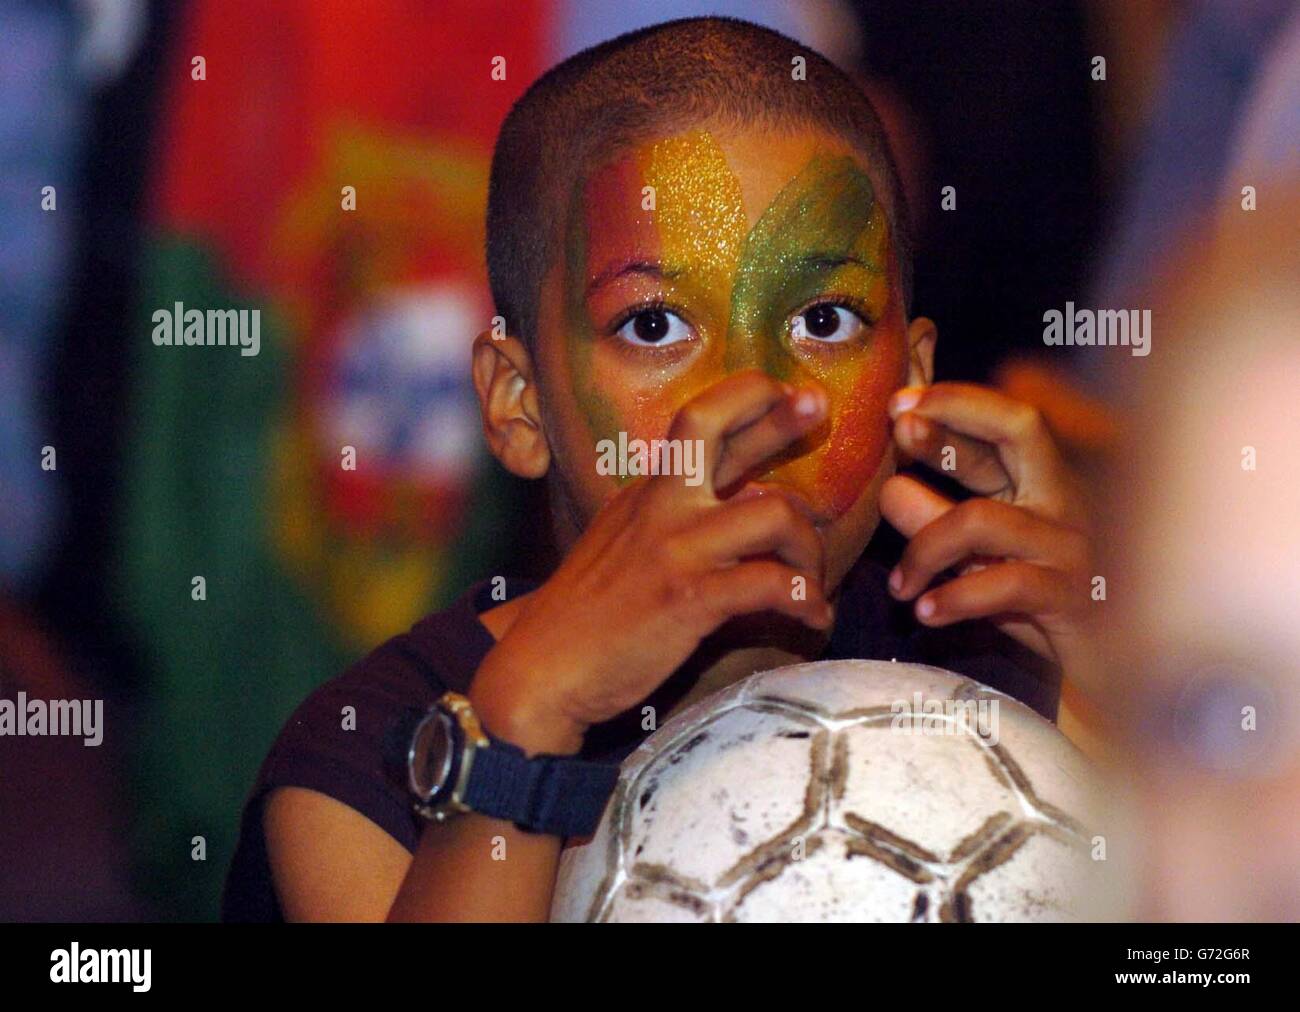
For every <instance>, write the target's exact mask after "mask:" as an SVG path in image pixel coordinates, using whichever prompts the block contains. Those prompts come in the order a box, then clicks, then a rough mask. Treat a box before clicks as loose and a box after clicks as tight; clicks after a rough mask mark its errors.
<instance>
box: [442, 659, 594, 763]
mask: <svg viewBox="0 0 1300 1012" xmlns="http://www.w3.org/2000/svg"><path fill="white" fill-rule="evenodd" d="M466 695H467V696H468V697H469V701H470V703H471V704H472V705H473V707H474V712H475V713H476V714H478V718H479V721H480V722H481V723H482V725H483V727H484V728H485V729H486V730H487V731H488V733H489V734H491V735H492V736H493V737H494V738H499V739H501V740H502V741H505V742H509V743H510V744H511V745H514V746H517V747H518V748H521V749H523V750H524V752H525V753H527V754H528V755H529V756H533V755H538V754H541V753H545V754H547V755H577V754H578V752H580V751H581V750H582V739H583V734H584V733H585V731H586V728H584V727H581V726H579V725H578V724H576V723H575V722H573V721H572V720H569V719H568V718H566V717H564V716H563V715H562V714H561V713H559V712H558V710H557V709H556V708H555V707H554V706H553V705H551V703H550V701H548V700H546V699H542V698H539V697H537V696H534V695H532V694H529V693H526V692H520V691H518V690H513V689H512V687H511V686H509V685H505V686H498V685H497V684H495V678H494V677H493V675H492V673H491V672H488V671H484V670H482V669H480V671H479V673H478V674H477V675H476V676H475V677H474V681H473V682H472V683H471V684H470V687H469V691H468V692H467V693H466Z"/></svg>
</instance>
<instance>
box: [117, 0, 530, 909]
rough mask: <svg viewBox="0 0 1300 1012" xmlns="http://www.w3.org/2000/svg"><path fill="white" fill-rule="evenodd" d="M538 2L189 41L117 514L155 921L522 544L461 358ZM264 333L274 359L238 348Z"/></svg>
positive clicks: (480, 310)
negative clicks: (268, 789)
mask: <svg viewBox="0 0 1300 1012" xmlns="http://www.w3.org/2000/svg"><path fill="white" fill-rule="evenodd" d="M545 8H546V5H523V9H522V10H521V9H519V7H518V5H513V4H507V3H504V2H501V3H492V2H489V3H475V4H460V3H451V4H447V5H442V4H436V5H423V4H408V3H403V2H397V0H381V2H376V3H373V4H365V5H358V4H343V3H335V2H330V0H319V2H309V0H285V2H275V3H272V2H252V0H248V2H240V3H227V2H200V3H196V4H194V5H193V7H192V9H191V14H190V17H189V20H188V22H187V24H186V26H185V29H184V32H183V34H182V37H180V38H178V40H177V45H176V48H175V52H174V54H173V60H172V62H171V65H170V67H169V68H168V70H167V73H166V74H165V75H164V76H165V78H166V80H165V82H164V83H163V85H162V87H163V91H164V96H165V98H166V103H165V109H164V115H163V118H162V127H161V130H160V132H159V137H158V143H157V145H156V149H157V151H158V159H157V162H156V169H155V171H156V177H155V178H154V179H153V180H151V188H152V190H151V192H152V197H151V206H152V212H151V220H150V225H149V229H150V241H149V245H148V248H149V252H148V256H147V260H146V262H145V263H144V264H143V265H142V284H141V290H140V313H139V314H138V321H139V322H138V325H137V327H136V329H135V332H134V333H133V334H132V335H131V338H130V342H129V344H130V347H131V348H132V349H133V360H132V379H133V390H132V400H131V405H130V412H131V415H130V419H129V424H128V431H129V441H128V444H127V446H126V448H125V450H124V457H123V467H124V481H123V488H124V494H123V499H122V501H121V502H120V503H118V504H115V506H116V508H117V509H118V511H119V514H120V524H121V530H122V537H121V540H120V545H121V557H120V559H119V560H118V567H117V573H118V578H119V581H120V599H121V607H122V609H123V612H124V614H125V617H126V619H127V621H128V622H129V624H130V627H131V629H132V631H133V634H134V637H135V639H136V641H137V642H138V644H139V646H140V650H141V655H142V658H143V661H144V664H145V666H146V676H147V677H146V683H145V684H146V685H147V691H146V693H145V695H144V698H143V702H142V705H141V710H140V712H139V714H138V718H139V723H138V725H137V726H138V736H137V739H136V741H135V742H134V755H135V760H136V761H135V764H134V775H133V777H132V779H131V784H130V788H129V796H127V797H124V798H123V803H124V804H127V805H129V806H130V808H131V810H132V811H134V812H135V813H137V815H136V817H135V824H134V830H135V837H136V838H135V840H134V852H135V853H136V855H137V876H136V880H137V883H138V887H139V889H140V891H141V893H142V895H143V896H144V897H145V898H147V899H148V900H150V901H152V903H153V904H154V906H155V908H156V909H157V911H158V915H159V916H160V917H164V918H177V919H186V920H189V919H210V918H213V917H215V916H216V913H217V908H218V899H219V894H220V888H221V885H222V881H223V879H224V875H225V872H226V869H227V866H228V864H229V860H230V857H231V854H232V851H233V847H234V843H235V840H236V838H237V832H238V822H239V816H240V811H241V808H242V805H243V802H244V800H245V798H246V795H247V793H248V791H249V788H250V787H251V786H252V783H253V780H254V777H255V775H256V772H257V768H258V766H259V764H260V763H261V761H262V759H263V758H264V757H265V755H266V752H267V750H268V749H269V747H270V745H271V743H272V741H273V740H274V738H275V735H276V734H277V732H278V731H279V729H280V728H281V727H282V726H283V724H284V722H285V720H286V719H287V718H288V716H289V714H290V713H291V712H292V710H293V708H294V707H295V706H296V705H297V704H298V703H299V702H300V701H301V700H302V699H303V698H304V697H305V696H306V695H307V694H308V693H309V692H310V691H311V689H312V688H314V687H315V686H316V685H319V684H320V683H321V682H323V681H325V680H326V679H328V678H330V677H333V676H334V675H337V674H338V673H340V672H341V670H342V669H343V667H344V666H345V664H346V663H348V662H350V661H351V660H354V659H356V658H358V657H359V656H361V655H362V654H364V653H365V652H367V651H369V650H370V649H372V648H373V647H375V646H377V645H378V644H379V643H380V642H382V641H383V640H384V639H386V638H387V637H389V636H391V635H394V634H396V633H398V632H401V631H403V630H404V629H406V628H408V627H409V626H410V625H411V624H412V623H413V622H415V621H416V620H418V619H419V618H420V617H421V616H422V615H424V614H426V613H427V612H428V611H430V610H432V609H434V608H436V607H439V606H441V605H442V604H444V603H446V602H447V601H448V600H449V599H450V598H451V597H454V596H455V595H456V594H459V593H460V592H461V591H462V590H463V589H464V588H465V586H466V585H467V584H468V582H470V581H471V580H473V579H477V578H481V577H484V576H488V575H492V574H494V573H507V572H510V571H511V570H510V567H511V550H512V548H513V547H514V545H515V543H516V539H517V537H518V535H519V534H520V531H521V527H522V528H523V529H524V530H526V529H527V525H521V524H520V523H519V522H518V519H517V517H514V516H513V515H512V512H511V501H510V499H509V498H508V490H510V489H512V488H513V486H512V485H511V483H510V482H509V481H508V480H507V479H506V478H505V476H504V473H503V472H502V471H501V470H500V468H499V466H497V465H496V464H495V462H490V461H489V460H488V459H487V457H486V454H485V450H484V448H483V446H482V440H481V436H480V434H479V421H478V417H477V408H476V404H475V400H474V396H473V391H472V388H471V386H470V379H469V347H470V342H471V341H472V339H473V337H474V335H475V334H476V333H478V332H479V331H481V330H483V329H485V328H486V327H487V326H489V325H490V319H491V316H492V310H491V303H490V300H489V299H488V296H487V291H486V284H485V277H484V272H483V271H484V269H483V264H482V248H483V232H482V229H483V212H484V205H485V201H486V185H487V169H488V164H489V160H490V154H491V144H492V140H493V137H494V136H495V131H496V128H497V126H498V125H499V123H500V121H501V119H502V118H503V117H504V115H505V112H506V110H507V109H508V107H509V105H510V103H511V102H512V101H513V100H514V99H515V98H516V97H517V96H518V95H519V94H520V93H521V92H522V90H523V88H524V87H526V85H527V84H528V83H529V82H530V81H531V80H532V79H533V78H534V77H535V76H536V74H537V73H538V72H539V70H540V69H541V62H542V58H541V55H540V54H541V52H542V47H543V41H542V38H541V32H540V30H539V22H540V20H541V18H542V17H543V15H544V14H546V13H547V12H546V10H545ZM507 12H508V16H507ZM272 29H273V30H272ZM200 55H201V56H202V58H203V59H202V63H201V65H200V64H198V63H196V62H195V57H196V56H200ZM497 56H504V57H505V58H506V61H507V66H508V67H509V71H508V78H507V80H506V81H504V82H503V81H500V80H494V79H493V77H492V70H493V59H494V57H497ZM178 304H179V305H178ZM244 311H246V312H247V314H248V315H247V316H241V315H240V314H241V313H242V312H244ZM254 313H256V314H257V316H256V318H255V319H256V327H257V331H256V332H257V334H258V341H257V342H256V345H255V346H254V345H252V344H249V343H247V342H246V343H245V345H244V346H242V347H241V346H240V345H239V344H238V343H235V344H233V345H232V343H231V341H230V340H229V338H230V333H229V332H228V331H229V330H230V328H231V327H233V326H234V325H235V323H234V321H236V320H241V321H243V322H245V323H246V324H247V323H248V322H249V321H251V320H253V319H254V317H253V316H252V314H254ZM159 314H162V315H159ZM160 321H165V322H161V323H160ZM221 327H225V328H226V331H227V333H224V334H222V335H220V336H222V337H223V338H225V342H224V343H222V342H221V341H219V340H217V339H216V338H217V336H218V335H214V329H217V330H219V329H220V328H221ZM247 336H248V334H247V327H246V329H245V337H247ZM254 347H256V354H253V353H252V351H253V348H254ZM340 719H342V715H340Z"/></svg>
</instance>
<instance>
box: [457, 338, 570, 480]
mask: <svg viewBox="0 0 1300 1012" xmlns="http://www.w3.org/2000/svg"><path fill="white" fill-rule="evenodd" d="M471 373H472V375H473V377H474V390H475V392H476V393H477V394H478V405H479V414H480V415H482V417H483V435H484V436H485V437H487V443H488V448H489V449H490V450H491V451H492V454H493V456H495V457H496V458H497V460H499V461H501V464H502V466H504V467H505V469H506V470H507V471H509V472H510V473H511V474H515V475H518V476H519V477H520V478H540V477H542V476H543V475H544V474H546V471H547V469H548V468H549V467H550V466H551V448H550V446H548V445H547V442H546V433H545V432H544V430H543V427H542V415H541V410H540V407H539V404H538V400H537V384H536V383H535V382H534V380H533V361H532V356H531V355H529V354H528V349H527V348H526V347H524V343H523V342H522V341H520V340H519V339H518V338H517V337H515V336H514V335H511V334H507V335H506V336H505V337H493V336H492V331H491V330H485V331H483V333H481V334H479V335H478V337H476V338H475V339H474V349H473V363H472V366H471Z"/></svg>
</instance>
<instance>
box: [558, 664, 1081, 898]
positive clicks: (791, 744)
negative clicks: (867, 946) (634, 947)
mask: <svg viewBox="0 0 1300 1012" xmlns="http://www.w3.org/2000/svg"><path fill="white" fill-rule="evenodd" d="M1099 809H1100V806H1099V789H1098V780H1097V778H1096V776H1095V774H1094V772H1093V770H1092V768H1091V766H1090V764H1089V762H1088V760H1087V759H1086V758H1085V757H1084V756H1083V754H1082V753H1081V752H1079V751H1078V750H1077V749H1076V748H1075V747H1074V746H1073V745H1072V744H1071V743H1070V742H1069V741H1068V740H1067V739H1066V738H1065V737H1064V735H1062V734H1061V733H1060V732H1059V731H1058V730H1057V729H1056V728H1055V727H1054V726H1053V725H1052V724H1051V723H1049V722H1048V721H1046V720H1044V719H1043V718H1042V717H1040V716H1039V715H1038V714H1036V713H1034V712H1033V711H1032V710H1030V709H1029V708H1028V707H1026V706H1024V705H1022V704H1021V703H1018V702H1016V701H1015V700H1014V699H1012V698H1011V697H1010V696H1007V695H1005V694H1003V693H1000V692H996V691H994V690H992V689H989V688H987V687H985V686H983V685H980V684H978V683H976V682H973V681H971V680H970V679H968V678H963V677H961V676H960V675H955V674H953V673H952V672H950V671H944V670H943V669H941V668H933V667H927V666H925V665H918V664H898V663H893V662H889V661H822V662H817V663H812V664H797V665H793V666H791V667H785V668H778V669H776V670H773V671H767V672H762V673H759V674H756V675H753V676H751V677H750V678H748V679H745V680H744V681H743V682H740V683H738V684H737V685H734V686H732V687H731V688H729V689H727V690H725V691H723V692H721V693H718V694H717V695H714V696H712V697H709V698H708V699H705V700H702V701H701V702H699V703H697V704H695V705H694V706H691V707H689V708H688V709H686V710H683V711H682V712H681V713H679V714H677V715H676V716H674V717H673V718H672V719H671V720H669V721H668V722H667V723H666V724H664V725H663V727H661V728H659V729H658V730H657V731H655V733H654V734H652V735H651V736H650V737H649V738H648V739H647V740H646V741H645V742H644V743H643V744H642V745H641V746H640V747H639V748H638V749H637V750H636V751H635V752H633V753H632V754H631V755H630V756H629V757H628V758H627V760H626V762H624V764H623V769H622V773H621V775H620V778H619V783H618V787H617V788H616V790H615V792H614V795H613V797H612V798H611V800H610V803H609V805H608V807H607V808H606V809H605V815H604V818H603V820H602V821H601V824H600V827H599V829H598V830H597V831H596V833H595V835H594V836H593V837H592V838H591V840H590V841H589V842H587V843H585V844H583V845H580V846H571V847H568V848H566V849H565V851H564V852H563V855H562V857H561V860H560V870H559V878H558V881H557V883H556V889H555V899H554V902H553V905H552V909H551V919H552V920H554V921H1062V920H1087V919H1094V918H1096V917H1099V916H1106V914H1105V912H1104V911H1102V910H1101V908H1100V906H1099V904H1100V903H1101V902H1102V896H1103V894H1104V891H1103V890H1102V889H1101V888H1100V885H1101V882H1100V876H1101V874H1102V871H1101V869H1102V866H1103V865H1104V864H1105V862H1104V861H1099V860H1097V858H1098V842H1099V841H1102V843H1101V849H1102V852H1103V853H1102V856H1104V838H1103V837H1099V836H1095V835H1094V832H1095V830H1094V825H1093V823H1094V820H1095V817H1096V815H1097V813H1098V811H1099Z"/></svg>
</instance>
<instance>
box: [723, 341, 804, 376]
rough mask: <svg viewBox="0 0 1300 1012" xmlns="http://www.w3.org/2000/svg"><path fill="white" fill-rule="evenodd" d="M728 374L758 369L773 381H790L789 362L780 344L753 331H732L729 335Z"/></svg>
mask: <svg viewBox="0 0 1300 1012" xmlns="http://www.w3.org/2000/svg"><path fill="white" fill-rule="evenodd" d="M725 364H726V370H727V373H728V374H730V373H734V372H743V371H744V370H746V369H758V370H760V371H762V372H765V373H767V374H768V375H769V376H771V377H772V378H773V379H779V380H785V379H788V378H789V377H788V373H789V371H790V370H789V364H790V363H789V360H788V358H787V356H786V355H785V354H784V353H783V352H782V349H781V347H780V344H779V342H777V341H775V340H772V339H770V338H768V337H767V336H766V335H764V334H760V333H758V332H756V331H752V330H744V331H732V333H730V334H729V335H727V353H726V363H725Z"/></svg>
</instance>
